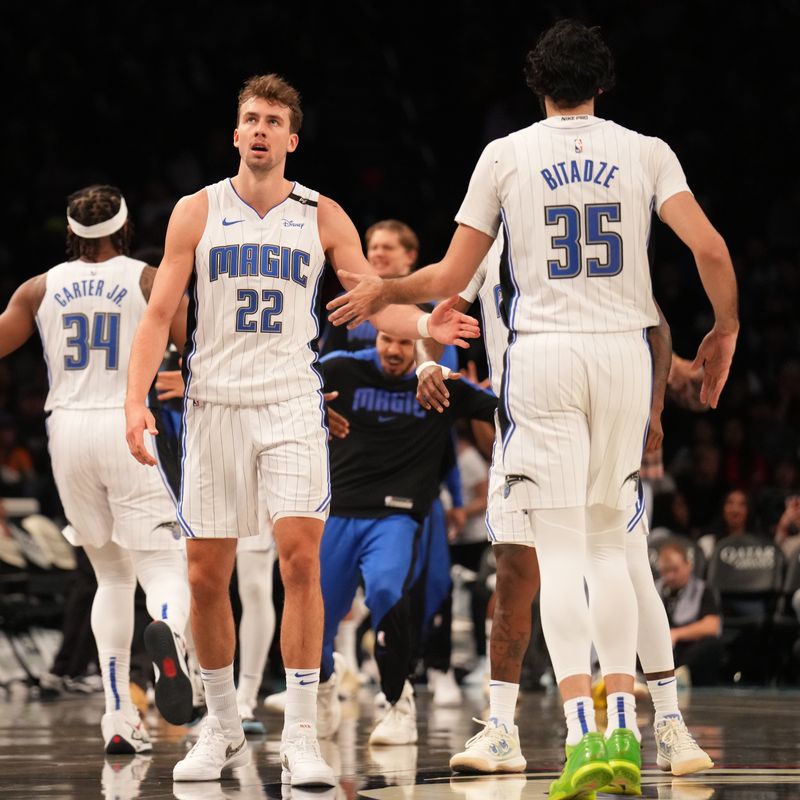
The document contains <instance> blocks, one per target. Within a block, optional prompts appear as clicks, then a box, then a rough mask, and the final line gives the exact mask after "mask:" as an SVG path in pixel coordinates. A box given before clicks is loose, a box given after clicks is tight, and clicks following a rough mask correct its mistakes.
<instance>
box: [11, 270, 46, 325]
mask: <svg viewBox="0 0 800 800" xmlns="http://www.w3.org/2000/svg"><path fill="white" fill-rule="evenodd" d="M46 291H47V273H46V272H43V273H42V274H41V275H36V276H34V277H33V278H29V279H28V280H27V281H25V283H23V284H22V286H20V287H19V289H17V291H16V294H17V296H18V297H19V299H20V301H22V302H23V303H24V304H25V305H26V306H27V307H28V308H29V309H30V312H31V314H32V315H33V316H36V312H37V311H38V310H39V306H40V305H41V304H42V300H44V294H45V292H46Z"/></svg>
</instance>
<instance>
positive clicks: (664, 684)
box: [657, 678, 677, 686]
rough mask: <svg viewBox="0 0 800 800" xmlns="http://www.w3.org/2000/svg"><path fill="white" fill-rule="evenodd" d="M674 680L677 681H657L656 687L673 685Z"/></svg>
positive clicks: (671, 679)
mask: <svg viewBox="0 0 800 800" xmlns="http://www.w3.org/2000/svg"><path fill="white" fill-rule="evenodd" d="M676 680H677V678H670V679H669V680H667V681H659V682H658V684H657V685H658V686H666V685H667V684H669V683H674V682H675V681H676Z"/></svg>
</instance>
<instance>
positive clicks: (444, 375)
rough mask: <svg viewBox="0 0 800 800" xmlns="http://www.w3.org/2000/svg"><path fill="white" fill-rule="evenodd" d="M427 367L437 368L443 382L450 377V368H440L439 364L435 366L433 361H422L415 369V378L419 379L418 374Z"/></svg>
mask: <svg viewBox="0 0 800 800" xmlns="http://www.w3.org/2000/svg"><path fill="white" fill-rule="evenodd" d="M428 367H439V369H440V370H441V371H442V378H444V380H447V379H448V378H449V377H450V371H451V370H450V367H445V366H442V365H441V364H437V363H436V362H435V361H423V362H422V364H420V365H419V366H418V367H417V378H419V374H420V372H422V370H424V369H427V368H428Z"/></svg>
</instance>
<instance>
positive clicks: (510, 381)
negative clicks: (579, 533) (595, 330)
mask: <svg viewBox="0 0 800 800" xmlns="http://www.w3.org/2000/svg"><path fill="white" fill-rule="evenodd" d="M651 391H652V361H651V357H650V348H649V345H648V343H647V340H646V338H645V334H644V332H643V331H633V332H626V333H600V334H582V333H537V334H524V335H519V336H517V338H516V339H515V340H514V341H512V342H511V344H509V347H508V350H507V353H506V360H505V367H504V371H503V391H502V393H501V398H500V407H499V409H498V419H499V423H500V428H501V433H502V438H501V443H500V444H501V449H502V463H503V473H504V476H505V481H504V484H503V487H502V497H503V503H504V504H506V505H507V507H508V508H512V509H516V510H526V509H544V508H570V507H575V506H588V505H594V504H603V505H607V506H610V507H611V508H617V509H620V510H622V509H627V508H632V507H634V505H635V503H636V498H637V493H638V487H639V466H640V464H641V460H642V451H643V447H644V441H645V434H646V431H647V421H648V417H649V413H650V398H651Z"/></svg>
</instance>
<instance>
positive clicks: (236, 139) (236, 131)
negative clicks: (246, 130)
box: [233, 128, 239, 149]
mask: <svg viewBox="0 0 800 800" xmlns="http://www.w3.org/2000/svg"><path fill="white" fill-rule="evenodd" d="M233 146H234V147H236V148H237V149H238V147H239V129H238V128H234V129H233Z"/></svg>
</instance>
